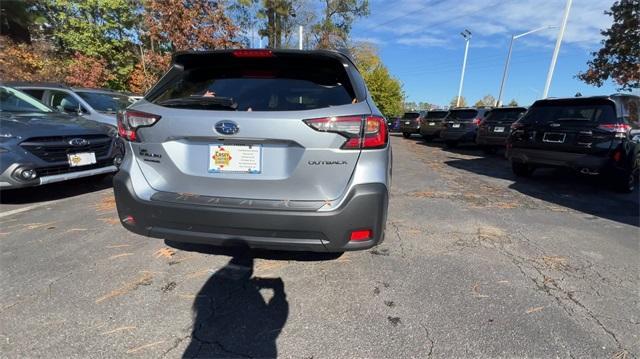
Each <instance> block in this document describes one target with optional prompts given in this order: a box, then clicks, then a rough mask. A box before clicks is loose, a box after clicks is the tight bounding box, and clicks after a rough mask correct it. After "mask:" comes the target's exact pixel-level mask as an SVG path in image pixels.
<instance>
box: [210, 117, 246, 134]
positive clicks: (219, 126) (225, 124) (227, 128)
mask: <svg viewBox="0 0 640 359" xmlns="http://www.w3.org/2000/svg"><path fill="white" fill-rule="evenodd" d="M214 129H215V130H216V132H218V133H219V134H221V135H235V134H236V133H238V131H240V127H238V125H237V124H236V123H235V122H233V121H226V120H225V121H220V122H218V123H216V125H215V126H214Z"/></svg>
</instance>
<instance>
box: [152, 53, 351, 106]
mask: <svg viewBox="0 0 640 359" xmlns="http://www.w3.org/2000/svg"><path fill="white" fill-rule="evenodd" d="M216 97H217V98H220V99H225V100H228V99H231V100H232V101H233V103H234V104H236V105H237V106H236V107H235V110H237V111H300V110H312V109H318V108H326V107H332V106H340V105H347V104H351V103H354V102H356V95H355V93H354V90H353V86H352V84H351V81H350V79H349V76H348V74H347V72H346V71H345V69H344V66H343V65H342V64H341V63H340V62H339V61H337V60H336V59H333V58H328V57H326V58H306V59H305V58H302V57H299V58H279V57H273V58H227V57H218V58H211V59H210V62H209V63H208V64H206V63H198V64H197V65H196V66H193V67H187V68H185V69H184V70H183V71H180V73H179V75H178V76H177V79H176V80H175V81H172V82H171V84H169V85H167V87H166V88H164V89H163V90H162V91H161V92H160V94H159V95H158V96H157V97H155V98H154V99H153V100H152V102H153V103H156V104H158V105H161V106H162V103H163V102H164V101H167V100H173V99H181V98H203V99H205V100H206V99H207V98H216ZM172 107H179V108H189V109H209V110H210V109H211V108H207V107H206V105H203V104H202V103H197V102H191V103H184V104H180V105H172ZM229 110H233V109H232V108H229Z"/></svg>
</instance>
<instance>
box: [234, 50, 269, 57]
mask: <svg viewBox="0 0 640 359" xmlns="http://www.w3.org/2000/svg"><path fill="white" fill-rule="evenodd" d="M232 54H233V56H235V57H273V52H271V50H235V51H233V52H232Z"/></svg>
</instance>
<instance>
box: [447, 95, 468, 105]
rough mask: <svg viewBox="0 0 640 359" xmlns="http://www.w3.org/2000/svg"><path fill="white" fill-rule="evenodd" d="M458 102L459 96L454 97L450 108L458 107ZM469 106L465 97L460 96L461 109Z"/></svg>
mask: <svg viewBox="0 0 640 359" xmlns="http://www.w3.org/2000/svg"><path fill="white" fill-rule="evenodd" d="M457 101H458V96H453V98H452V99H451V102H449V106H450V107H456V103H457ZM466 106H467V100H466V99H465V98H464V96H460V106H459V107H466Z"/></svg>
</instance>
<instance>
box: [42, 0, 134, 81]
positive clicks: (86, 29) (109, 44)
mask: <svg viewBox="0 0 640 359" xmlns="http://www.w3.org/2000/svg"><path fill="white" fill-rule="evenodd" d="M37 6H38V8H39V10H40V11H41V12H42V14H44V15H45V16H46V17H47V23H48V24H49V25H50V32H51V36H52V38H53V42H54V44H55V45H57V47H58V49H59V51H60V52H62V53H63V54H66V55H67V56H70V57H71V56H74V55H75V54H80V55H83V56H86V57H91V58H94V59H96V61H97V62H100V61H105V64H106V67H107V69H108V71H109V72H111V74H112V76H109V80H108V82H107V83H105V84H102V85H106V86H109V87H111V88H114V89H118V90H124V89H125V88H126V80H127V78H128V76H129V73H130V72H131V70H132V69H133V66H134V63H135V61H134V58H133V57H132V56H131V53H132V49H133V47H134V44H133V39H132V36H133V35H134V33H135V32H136V30H137V28H138V25H139V16H138V14H136V11H134V10H135V9H136V8H138V7H139V4H138V3H137V2H135V1H133V0H80V1H78V0H40V1H39V2H38V4H37Z"/></svg>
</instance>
